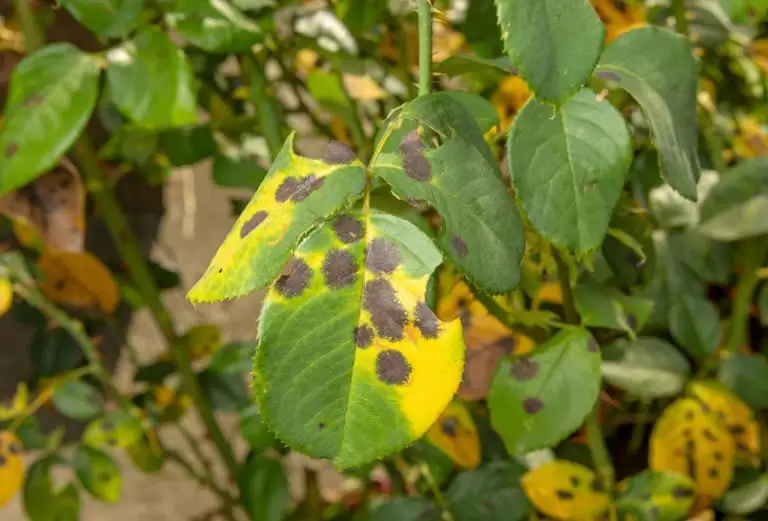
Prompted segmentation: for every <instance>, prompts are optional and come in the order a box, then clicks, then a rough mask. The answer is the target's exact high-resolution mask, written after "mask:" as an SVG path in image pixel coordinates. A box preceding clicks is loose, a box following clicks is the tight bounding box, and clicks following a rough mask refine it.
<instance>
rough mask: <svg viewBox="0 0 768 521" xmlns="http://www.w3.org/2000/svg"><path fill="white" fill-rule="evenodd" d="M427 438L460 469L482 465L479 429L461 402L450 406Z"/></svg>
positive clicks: (452, 403)
mask: <svg viewBox="0 0 768 521" xmlns="http://www.w3.org/2000/svg"><path fill="white" fill-rule="evenodd" d="M426 438H427V440H428V441H429V442H430V443H432V444H433V445H435V446H436V447H437V448H439V449H440V450H441V451H443V452H444V453H446V454H447V455H448V456H450V457H451V459H452V460H453V461H455V462H456V464H457V465H459V466H460V467H463V468H467V469H471V468H475V467H477V466H478V465H479V464H480V437H479V435H478V433H477V427H476V426H475V422H474V420H472V416H471V415H470V414H469V411H468V410H467V408H466V406H464V405H463V404H462V403H461V402H458V401H453V402H451V403H449V404H448V407H446V408H445V411H443V413H442V414H441V415H440V417H439V418H438V419H437V421H436V422H435V424H434V425H433V426H432V427H431V428H430V429H429V431H427V436H426Z"/></svg>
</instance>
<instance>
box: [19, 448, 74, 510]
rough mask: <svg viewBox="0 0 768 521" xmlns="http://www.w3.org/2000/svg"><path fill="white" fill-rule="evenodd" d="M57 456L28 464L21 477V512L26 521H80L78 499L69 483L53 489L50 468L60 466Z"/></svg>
mask: <svg viewBox="0 0 768 521" xmlns="http://www.w3.org/2000/svg"><path fill="white" fill-rule="evenodd" d="M61 463H63V462H62V460H61V458H59V457H58V456H57V455H55V454H54V455H50V456H44V457H42V458H40V459H38V460H37V461H35V462H34V463H32V465H30V467H29V468H28V469H27V472H26V476H25V478H24V492H23V500H24V510H25V511H26V513H27V517H28V518H29V521H79V519H80V497H79V495H78V493H77V489H76V488H75V487H74V485H72V484H71V483H68V484H66V485H65V486H64V487H62V488H58V489H55V488H54V485H53V482H52V480H51V477H50V474H49V473H50V470H51V467H53V466H54V465H60V464H61Z"/></svg>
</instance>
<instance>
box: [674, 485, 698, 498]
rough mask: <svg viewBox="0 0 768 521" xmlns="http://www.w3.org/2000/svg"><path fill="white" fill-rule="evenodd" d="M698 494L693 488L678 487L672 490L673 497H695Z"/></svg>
mask: <svg viewBox="0 0 768 521" xmlns="http://www.w3.org/2000/svg"><path fill="white" fill-rule="evenodd" d="M695 493H696V492H695V491H694V490H693V489H692V488H688V487H681V486H677V487H675V488H673V489H672V497H676V498H684V497H693V496H694V494H695Z"/></svg>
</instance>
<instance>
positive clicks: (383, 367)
mask: <svg viewBox="0 0 768 521" xmlns="http://www.w3.org/2000/svg"><path fill="white" fill-rule="evenodd" d="M411 371H412V368H411V364H409V363H408V360H406V359H405V356H404V355H403V353H401V352H400V351H397V350H395V349H386V350H384V351H382V352H381V353H379V355H378V356H377V357H376V376H378V377H379V380H381V381H382V382H384V383H385V384H389V385H402V384H405V383H407V382H408V378H409V377H410V376H411Z"/></svg>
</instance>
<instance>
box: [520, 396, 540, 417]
mask: <svg viewBox="0 0 768 521" xmlns="http://www.w3.org/2000/svg"><path fill="white" fill-rule="evenodd" d="M543 408H544V402H542V401H541V400H539V399H538V398H526V399H525V400H523V410H524V411H525V412H527V413H528V414H536V413H537V412H539V411H541V410H542V409H543Z"/></svg>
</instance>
